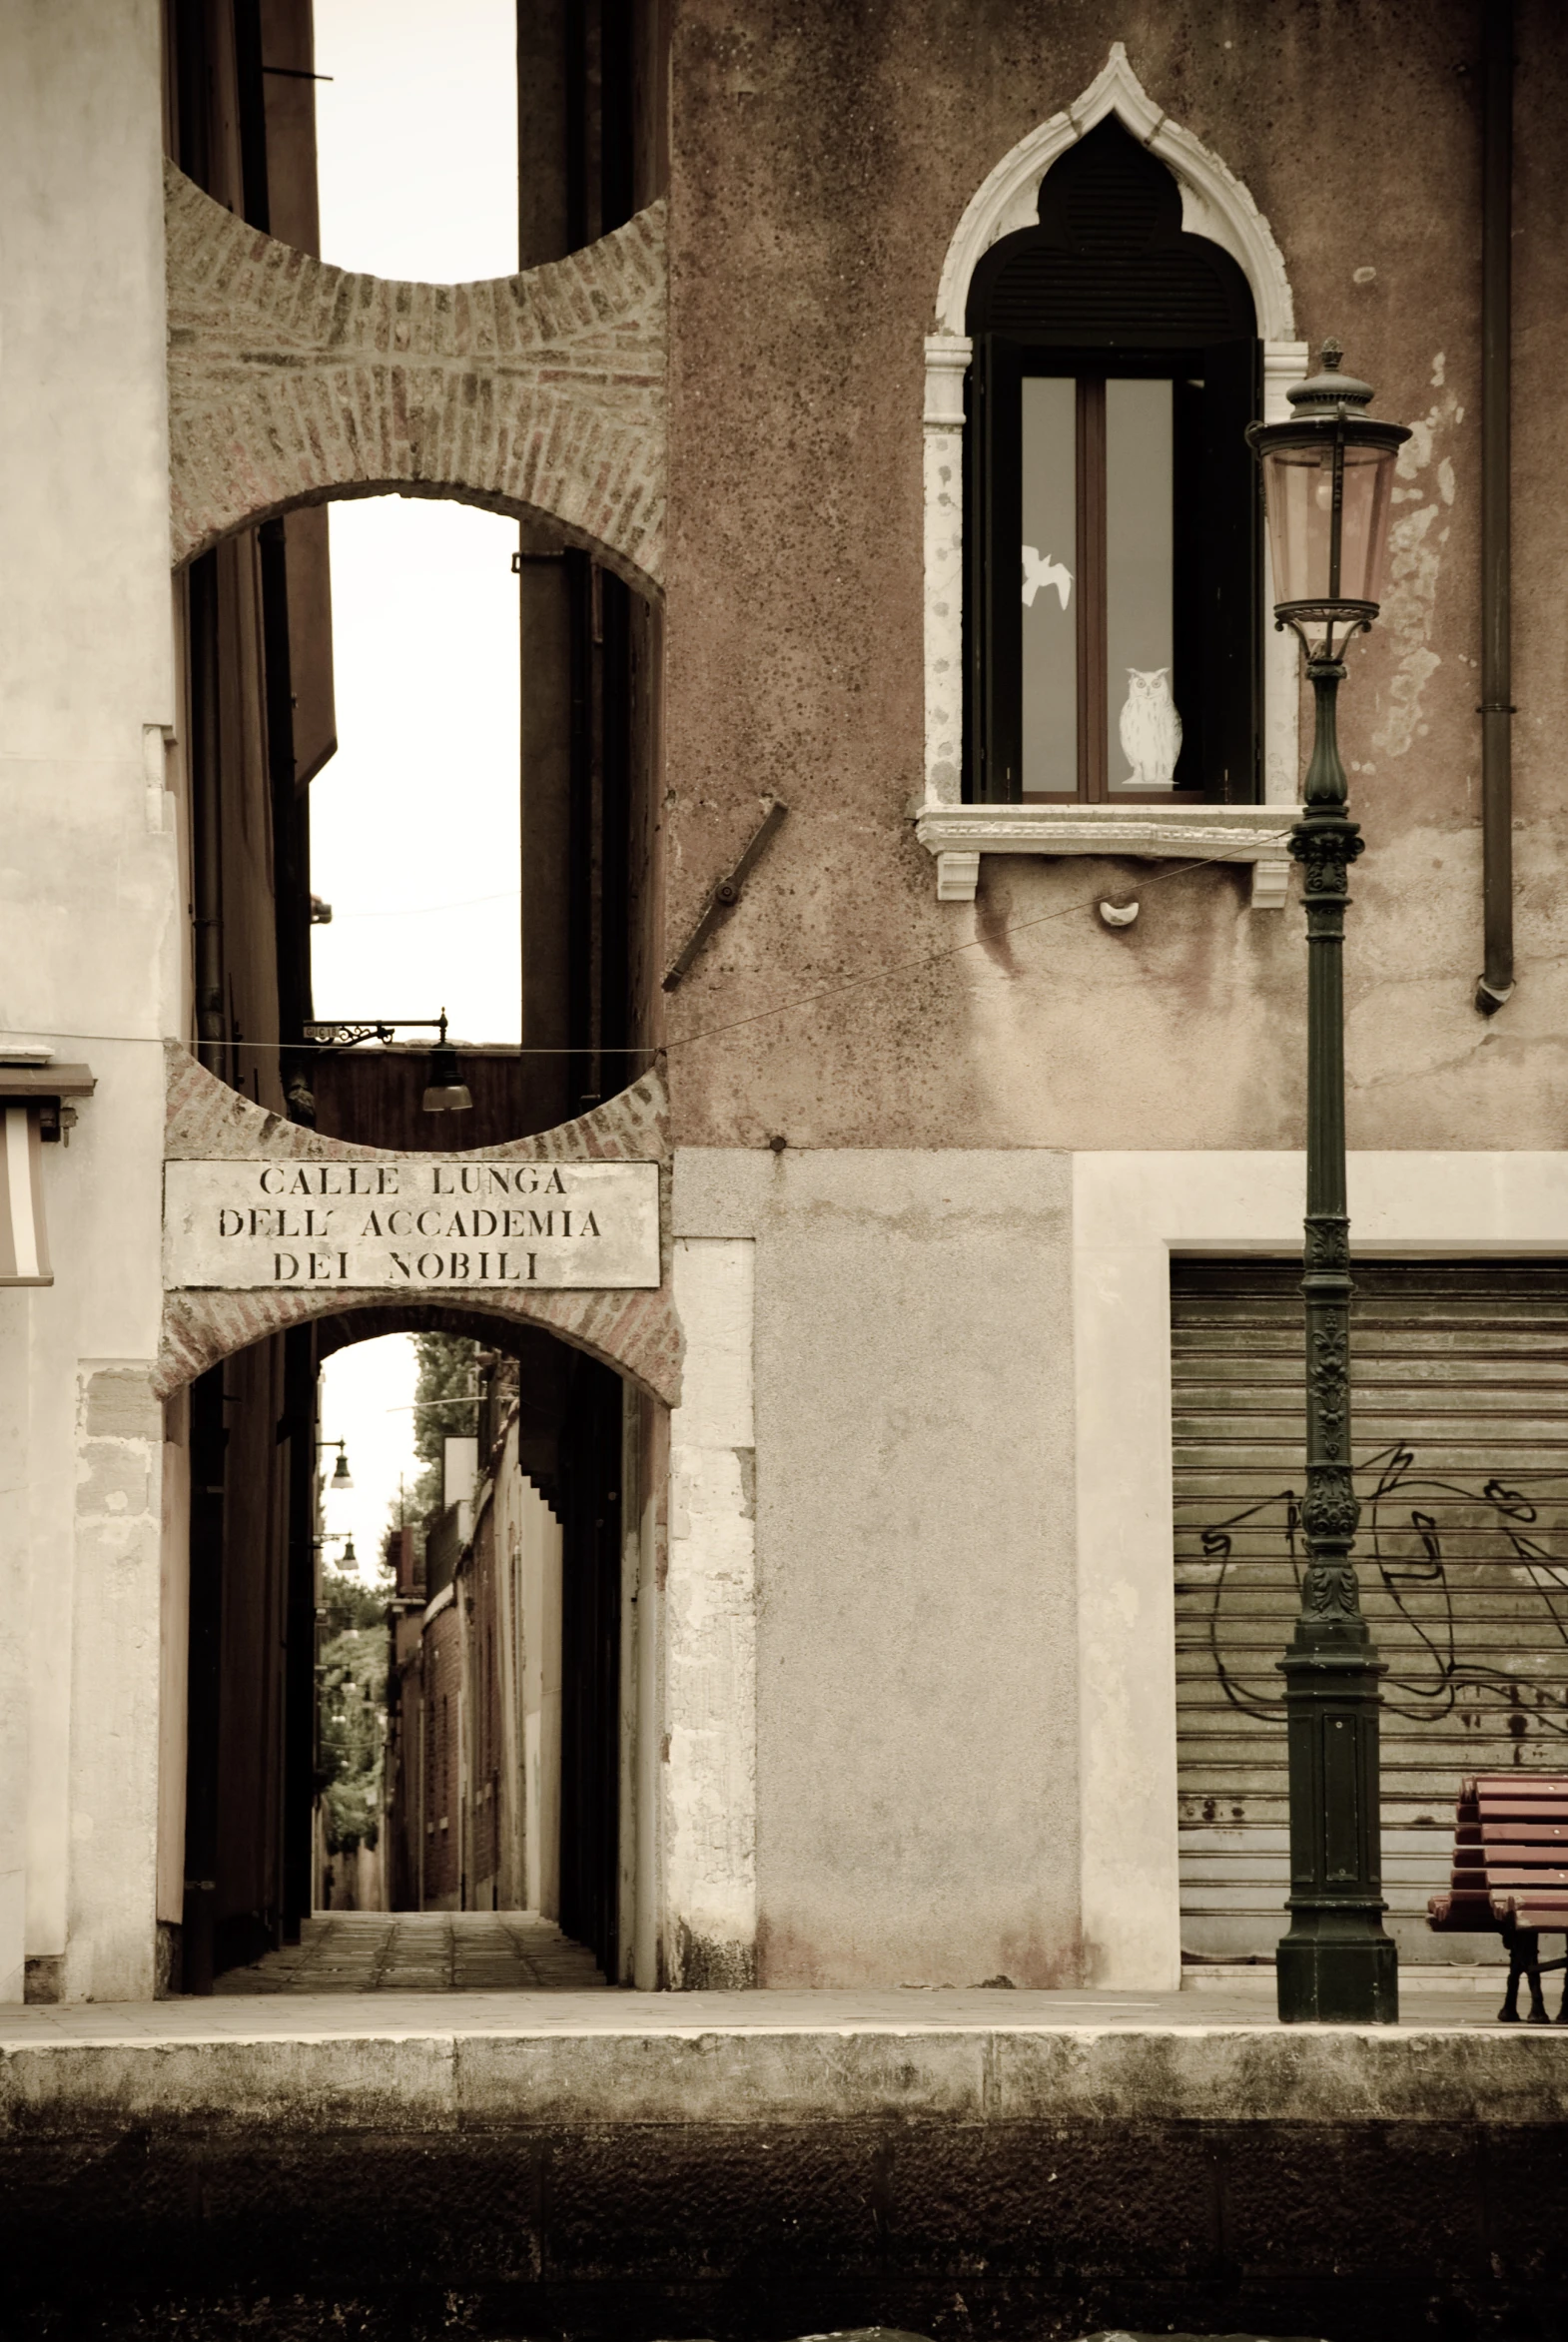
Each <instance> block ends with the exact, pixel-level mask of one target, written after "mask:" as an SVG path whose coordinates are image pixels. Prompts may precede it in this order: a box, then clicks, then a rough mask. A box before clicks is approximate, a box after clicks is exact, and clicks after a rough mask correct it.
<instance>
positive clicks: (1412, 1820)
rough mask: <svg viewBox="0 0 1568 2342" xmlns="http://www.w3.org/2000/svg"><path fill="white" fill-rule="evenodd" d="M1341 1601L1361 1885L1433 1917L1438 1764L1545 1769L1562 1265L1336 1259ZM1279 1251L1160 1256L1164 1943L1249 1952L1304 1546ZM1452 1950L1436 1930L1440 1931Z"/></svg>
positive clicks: (1419, 1915) (1556, 1619) (1429, 1947)
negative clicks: (1355, 1617) (1348, 1273)
mask: <svg viewBox="0 0 1568 2342" xmlns="http://www.w3.org/2000/svg"><path fill="white" fill-rule="evenodd" d="M1354 1275H1355V1281H1356V1297H1355V1301H1354V1304H1353V1307H1352V1314H1351V1335H1350V1357H1351V1371H1352V1400H1351V1407H1352V1426H1353V1439H1354V1456H1355V1477H1356V1493H1357V1495H1358V1496H1359V1497H1360V1500H1361V1525H1360V1530H1359V1532H1358V1535H1357V1539H1356V1563H1357V1569H1358V1573H1359V1576H1360V1581H1361V1602H1362V1608H1363V1610H1364V1611H1365V1613H1366V1617H1367V1620H1368V1623H1369V1625H1370V1627H1371V1630H1372V1635H1373V1639H1374V1641H1375V1642H1376V1644H1377V1647H1378V1650H1379V1653H1380V1655H1381V1656H1382V1658H1383V1660H1384V1661H1385V1663H1386V1665H1387V1668H1388V1673H1387V1675H1386V1677H1385V1679H1384V1684H1383V1695H1384V1708H1383V1719H1382V1759H1383V1892H1384V1894H1385V1896H1386V1897H1387V1900H1388V1904H1389V1907H1390V1908H1389V1915H1388V1922H1387V1924H1388V1926H1389V1929H1390V1932H1391V1933H1393V1934H1394V1935H1395V1936H1396V1937H1397V1939H1398V1941H1399V1947H1400V1954H1401V1957H1403V1958H1406V1959H1416V1960H1434V1959H1436V1960H1445V1959H1449V1958H1453V1957H1458V1958H1460V1959H1465V1960H1470V1959H1474V1958H1476V1957H1477V1956H1479V1957H1482V1958H1489V1957H1492V1956H1494V1953H1495V1951H1496V1950H1498V1949H1500V1948H1494V1947H1492V1946H1490V1945H1489V1944H1487V1943H1486V1942H1485V1941H1484V1940H1477V1941H1475V1942H1473V1943H1472V1942H1469V1941H1468V1940H1464V1939H1458V1938H1453V1939H1449V1938H1443V1937H1433V1936H1432V1935H1430V1934H1429V1932H1428V1930H1427V1928H1426V1926H1425V1912H1426V1899H1427V1897H1428V1895H1431V1894H1435V1893H1437V1892H1438V1891H1439V1890H1441V1889H1442V1888H1443V1887H1445V1886H1446V1885H1447V1883H1448V1851H1449V1847H1450V1845H1451V1842H1452V1822H1453V1806H1454V1798H1455V1795H1456V1793H1457V1789H1458V1784H1459V1780H1460V1778H1461V1776H1462V1775H1464V1774H1466V1773H1474V1772H1502V1771H1505V1770H1509V1769H1512V1768H1516V1767H1517V1768H1521V1769H1535V1770H1539V1771H1547V1772H1561V1771H1563V1770H1565V1769H1568V1261H1559V1260H1551V1261H1531V1262H1522V1261H1517V1260H1515V1261H1431V1260H1414V1261H1391V1260H1378V1261H1357V1262H1356V1263H1355V1265H1354ZM1299 1286H1300V1267H1299V1264H1298V1263H1297V1262H1295V1261H1270V1260H1176V1261H1174V1262H1173V1263H1172V1295H1171V1299H1172V1384H1173V1430H1174V1442H1175V1468H1176V1703H1177V1762H1178V1780H1179V1799H1180V1804H1179V1822H1180V1847H1181V1935H1182V1944H1183V1947H1184V1948H1185V1949H1186V1950H1187V1951H1188V1952H1193V1953H1196V1954H1199V1955H1201V1956H1204V1957H1207V1958H1210V1959H1223V1958H1231V1959H1234V1958H1241V1957H1256V1956H1258V1955H1266V1954H1268V1953H1271V1952H1272V1950H1273V1946H1274V1944H1275V1942H1276V1941H1277V1939H1278V1937H1279V1936H1280V1934H1281V1933H1282V1932H1283V1928H1284V1925H1285V1916H1284V1913H1283V1909H1282V1907H1283V1903H1284V1898H1285V1894H1286V1892H1287V1883H1288V1882H1287V1871H1288V1865H1287V1835H1286V1815H1287V1805H1286V1778H1285V1739H1284V1711H1283V1708H1282V1705H1281V1703H1280V1696H1279V1695H1280V1678H1279V1676H1278V1674H1277V1672H1276V1670H1275V1664H1274V1663H1275V1661H1276V1660H1277V1659H1278V1657H1279V1655H1280V1653H1281V1652H1282V1650H1283V1649H1284V1646H1285V1642H1286V1640H1287V1638H1288V1635H1289V1632H1290V1626H1291V1622H1292V1620H1293V1617H1294V1614H1295V1608H1296V1590H1297V1585H1298V1582H1299V1578H1298V1573H1299V1570H1300V1568H1301V1565H1302V1560H1303V1553H1304V1548H1303V1545H1302V1540H1301V1535H1300V1526H1299V1500H1300V1494H1301V1488H1302V1465H1301V1455H1302V1442H1303V1436H1304V1431H1303V1408H1302V1395H1301V1384H1302V1331H1301V1297H1300V1289H1299ZM1455 1947H1457V1950H1455Z"/></svg>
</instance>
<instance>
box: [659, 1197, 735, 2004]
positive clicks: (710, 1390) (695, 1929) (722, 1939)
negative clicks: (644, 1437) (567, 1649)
mask: <svg viewBox="0 0 1568 2342" xmlns="http://www.w3.org/2000/svg"><path fill="white" fill-rule="evenodd" d="M752 1255H753V1247H752V1245H751V1244H750V1243H749V1242H748V1241H747V1240H746V1239H744V1238H741V1239H739V1240H737V1239H734V1238H728V1239H715V1238H707V1237H678V1238H677V1239H676V1243H675V1302H676V1307H677V1308H678V1310H679V1311H680V1316H681V1321H682V1324H683V1326H684V1328H685V1334H686V1342H687V1356H688V1358H689V1360H690V1370H689V1371H688V1372H687V1374H686V1375H685V1377H684V1380H683V1384H682V1390H681V1403H680V1405H679V1406H678V1407H677V1408H676V1409H675V1410H674V1412H673V1414H672V1415H671V1418H670V1453H669V1474H670V1486H669V1523H670V1525H669V1547H668V1554H669V1561H668V1569H667V1573H666V1577H665V1582H664V1598H663V1602H662V1604H661V1606H660V1610H661V1616H662V1619H663V1624H664V1729H663V1736H662V1740H661V1743H660V1755H661V1760H662V1762H661V1764H660V1766H659V1769H658V1770H659V1773H660V1774H661V1776H662V1790H663V1795H662V1801H661V1802H662V1805H663V1812H664V1878H663V1887H664V1958H665V1968H666V1975H667V1980H668V1981H669V1982H670V1983H671V1984H672V1985H674V1986H675V1987H676V1988H677V1989H684V1990H686V1991H703V1990H711V1989H713V1988H714V1987H719V1988H727V1989H734V1988H738V1987H741V1986H744V1985H747V1984H754V1983H755V1982H756V1981H757V1969H756V1935H757V1874H756V1827H757V1822H756V1817H757V1726H756V1703H757V1609H756V1605H757V1586H756V1433H755V1431H754V1429H753V1424H752V1338H753V1315H754V1307H755V1300H754V1281H753V1280H754V1268H753V1256H752Z"/></svg>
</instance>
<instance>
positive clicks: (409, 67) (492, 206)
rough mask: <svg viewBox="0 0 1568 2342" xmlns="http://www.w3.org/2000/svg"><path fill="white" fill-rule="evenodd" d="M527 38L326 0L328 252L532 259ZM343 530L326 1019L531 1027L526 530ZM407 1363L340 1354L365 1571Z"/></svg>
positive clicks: (381, 1517)
mask: <svg viewBox="0 0 1568 2342" xmlns="http://www.w3.org/2000/svg"><path fill="white" fill-rule="evenodd" d="M437 30H438V33H439V38H438V39H436V38H433V37H432V35H433V34H435V33H436V31H437ZM515 56H516V22H515V16H514V0H439V6H438V7H437V6H432V4H431V0H316V70H317V72H318V73H323V74H331V75H332V76H333V79H332V80H331V81H326V82H318V84H317V85H316V106H317V116H316V120H317V142H318V161H319V172H320V183H321V199H322V256H323V258H324V259H325V260H329V261H336V262H337V263H338V264H339V265H340V266H341V267H344V268H350V269H364V270H368V271H370V272H371V273H373V274H374V275H376V276H381V277H415V278H421V279H424V280H425V281H427V282H431V283H435V284H455V283H459V282H461V281H462V280H464V279H467V278H474V277H503V276H506V275H508V274H509V273H510V272H511V271H512V270H513V269H515V267H516V265H517V114H516V64H515ZM331 529H332V565H333V662H334V668H335V673H336V688H337V699H338V740H339V748H338V753H337V755H336V756H335V757H334V758H333V760H332V762H331V763H330V764H328V765H327V766H326V767H325V768H324V769H323V771H322V772H321V774H320V775H319V776H318V778H317V779H316V780H315V781H314V782H313V784H312V787H311V884H312V887H313V889H314V890H315V892H316V893H317V894H319V895H322V896H325V898H326V899H327V901H328V902H330V903H331V904H332V906H333V924H332V925H331V926H330V927H318V928H316V929H315V930H314V931H313V941H314V945H315V954H314V971H315V989H316V1013H317V1015H318V1016H319V1017H358V1016H379V1017H399V1016H401V1017H433V1016H434V1015H435V1014H436V1013H437V1011H438V1010H440V1009H441V1008H442V1007H444V1008H445V1009H446V1010H447V1011H448V1012H449V1013H450V1016H451V1019H452V1031H453V1034H454V1035H455V1037H456V1038H457V1039H458V1040H461V1041H505V1042H515V1041H516V1040H517V1039H518V1037H519V1033H520V1028H521V998H520V983H519V951H518V908H517V857H518V833H517V587H516V582H515V580H514V579H513V577H512V574H511V553H512V548H513V546H514V545H515V544H516V541H517V531H516V527H515V524H514V523H513V522H511V521H508V520H503V519H500V518H499V517H497V515H495V514H494V513H490V512H479V511H475V510H473V509H472V508H471V507H468V506H464V505H460V504H445V503H425V502H421V501H417V500H414V499H411V498H407V497H402V496H388V497H378V498H375V499H373V500H372V501H369V502H366V503H349V504H334V505H333V507H332V512H331ZM413 1371H414V1369H413V1346H412V1343H411V1341H410V1340H409V1338H408V1337H407V1335H405V1334H391V1335H388V1336H386V1337H385V1338H384V1339H382V1340H380V1341H372V1342H362V1343H359V1344H357V1345H356V1346H355V1347H354V1348H353V1349H348V1350H340V1351H338V1352H337V1354H336V1355H335V1356H334V1357H332V1358H330V1359H329V1360H328V1362H327V1365H326V1366H325V1368H324V1369H323V1373H322V1410H323V1411H322V1424H321V1436H322V1437H323V1438H324V1439H327V1438H332V1439H347V1440H348V1442H349V1460H350V1463H351V1465H352V1467H353V1471H354V1479H355V1488H354V1492H353V1494H352V1495H349V1496H329V1497H328V1499H327V1526H328V1528H329V1529H347V1530H351V1531H352V1532H353V1535H354V1542H355V1549H356V1552H357V1554H358V1556H359V1562H360V1567H361V1571H362V1574H363V1573H364V1572H365V1571H366V1570H367V1568H368V1567H369V1566H372V1565H374V1563H375V1561H376V1560H377V1559H378V1558H379V1556H380V1553H381V1544H382V1537H383V1534H384V1533H385V1530H386V1527H387V1522H388V1508H389V1505H390V1504H391V1503H392V1502H393V1501H395V1498H396V1494H397V1479H398V1474H399V1472H401V1473H402V1474H404V1475H405V1476H406V1477H408V1478H411V1477H412V1475H413V1471H414V1469H415V1463H414V1458H413V1452H412V1445H411V1438H412V1425H413V1420H414V1418H413V1415H412V1413H411V1412H410V1411H409V1409H410V1402H411V1400H412V1398H413ZM323 1461H324V1463H325V1464H326V1465H327V1466H328V1468H329V1470H330V1467H331V1461H332V1459H331V1458H330V1457H324V1458H323ZM342 1551H343V1547H342V1545H341V1544H339V1543H334V1544H331V1545H329V1546H328V1548H327V1553H328V1556H329V1558H331V1559H334V1560H336V1558H337V1557H338V1556H339V1555H340V1554H341V1553H342Z"/></svg>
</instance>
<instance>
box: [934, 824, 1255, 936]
mask: <svg viewBox="0 0 1568 2342" xmlns="http://www.w3.org/2000/svg"><path fill="white" fill-rule="evenodd" d="M1296 810H1297V809H1296V808H1295V807H1294V806H1293V805H1177V804H1171V805H1150V804H1148V803H1144V804H1139V805H1115V804H1112V805H1069V804H1062V805H926V806H924V807H923V808H922V809H921V811H920V813H919V814H918V815H917V816H916V819H915V835H916V836H917V837H918V838H919V840H920V842H921V844H922V845H923V846H924V847H925V848H926V850H927V852H928V853H930V854H933V855H935V857H936V863H937V899H938V901H939V902H943V903H972V902H973V901H974V899H975V890H976V887H977V886H978V884H979V880H980V857H981V855H982V854H1102V855H1110V856H1116V857H1123V856H1126V857H1128V858H1130V859H1132V860H1135V861H1144V862H1151V861H1154V862H1166V861H1171V860H1173V859H1181V860H1189V861H1197V862H1249V863H1250V864H1251V866H1252V909H1253V910H1254V911H1278V910H1280V909H1282V908H1283V905H1284V900H1285V894H1286V890H1287V888H1288V885H1289V878H1290V849H1289V845H1288V842H1287V841H1288V837H1289V832H1290V826H1291V824H1292V822H1293V821H1294V820H1295V818H1296Z"/></svg>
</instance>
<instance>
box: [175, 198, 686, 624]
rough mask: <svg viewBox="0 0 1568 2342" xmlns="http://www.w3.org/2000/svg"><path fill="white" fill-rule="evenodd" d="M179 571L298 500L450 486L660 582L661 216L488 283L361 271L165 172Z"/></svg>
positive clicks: (653, 208)
mask: <svg viewBox="0 0 1568 2342" xmlns="http://www.w3.org/2000/svg"><path fill="white" fill-rule="evenodd" d="M165 218H166V235H167V251H168V275H169V285H168V298H169V444H170V488H171V533H172V547H173V558H174V562H175V565H176V567H178V566H180V565H181V564H182V563H183V562H185V561H188V560H190V559H192V558H193V557H194V556H195V555H196V554H198V553H201V552H204V551H205V550H206V549H207V548H208V547H209V546H210V545H213V544H216V543H217V542H218V540H219V539H220V538H222V537H225V536H230V535H232V534H233V533H234V531H235V530H236V529H239V528H244V527H247V526H249V525H250V524H252V523H253V522H255V521H259V520H264V519H267V518H268V517H269V516H271V515H272V514H274V513H279V512H287V511H290V510H292V509H293V508H295V507H296V506H298V505H301V504H317V503H325V502H327V501H329V500H331V499H333V498H335V497H345V496H373V495H385V494H389V493H392V494H399V495H415V496H439V497H448V498H452V499H455V500H456V501H459V502H463V503H472V504H479V505H483V506H484V507H486V508H487V509H489V510H491V511H498V512H507V513H512V514H515V515H517V516H518V517H523V518H529V517H531V518H541V519H545V520H547V521H549V522H550V523H551V524H552V525H553V526H554V527H555V528H556V529H557V530H558V531H559V533H560V534H561V535H562V536H563V537H565V538H566V539H567V540H568V541H569V542H571V543H573V544H578V545H582V546H585V547H587V549H588V550H590V551H592V552H594V553H595V554H597V556H598V557H599V558H600V559H601V560H602V561H603V562H605V564H606V565H607V566H608V567H610V568H612V569H614V570H615V571H617V573H618V574H619V575H621V576H622V577H624V578H625V580H626V582H627V583H628V584H629V585H632V586H634V587H635V588H636V589H637V590H638V591H640V592H642V593H645V594H653V595H656V594H657V593H658V592H659V591H660V589H661V585H662V579H663V548H664V472H665V427H664V413H665V393H664V356H665V208H664V205H663V204H662V202H660V203H655V204H651V205H649V207H648V208H647V210H646V211H642V212H639V213H638V214H637V215H636V217H635V218H634V219H632V220H629V221H627V223H626V225H625V226H624V227H622V228H617V229H616V230H615V231H614V233H613V234H612V235H609V236H606V237H603V238H601V240H600V241H599V242H598V243H597V244H593V245H589V246H587V247H586V248H585V249H584V250H582V251H581V252H575V253H572V254H570V255H569V256H568V257H567V258H566V259H565V260H563V261H557V262H552V263H551V264H549V265H548V266H546V267H544V268H538V269H530V270H528V271H526V272H524V273H523V274H521V275H519V276H515V277H497V278H492V279H489V280H486V281H483V282H481V283H477V284H472V285H418V284H403V283H398V282H394V281H393V280H391V279H387V278H381V277H368V276H356V275H352V274H351V273H349V272H348V271H346V270H344V269H337V268H333V267H331V266H329V265H328V264H327V263H325V262H323V261H318V260H314V259H312V258H311V256H310V255H309V254H307V253H302V252H297V251H295V250H294V249H293V248H292V247H291V246H289V245H286V244H280V243H278V242H277V241H276V239H274V238H272V237H269V236H264V235H263V234H262V233H261V232H260V231H259V230H258V229H255V228H250V227H247V226H246V224H245V223H244V222H243V221H241V220H237V219H235V218H234V217H233V215H232V214H231V213H229V212H226V211H225V210H224V208H223V206H222V205H221V204H217V203H214V202H213V200H212V198H211V197H210V196H207V195H204V194H203V193H202V191H201V189H200V188H198V187H196V186H194V185H193V184H192V182H191V181H190V180H189V179H187V178H186V177H185V176H184V175H183V173H181V172H179V171H177V170H176V169H175V168H174V166H173V165H172V164H169V165H166V167H165Z"/></svg>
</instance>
